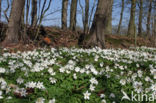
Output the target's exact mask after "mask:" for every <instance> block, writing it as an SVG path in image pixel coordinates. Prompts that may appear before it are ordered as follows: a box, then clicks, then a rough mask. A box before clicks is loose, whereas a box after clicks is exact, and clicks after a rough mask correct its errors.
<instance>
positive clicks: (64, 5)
mask: <svg viewBox="0 0 156 103" xmlns="http://www.w3.org/2000/svg"><path fill="white" fill-rule="evenodd" d="M67 9H68V0H62V29H67Z"/></svg>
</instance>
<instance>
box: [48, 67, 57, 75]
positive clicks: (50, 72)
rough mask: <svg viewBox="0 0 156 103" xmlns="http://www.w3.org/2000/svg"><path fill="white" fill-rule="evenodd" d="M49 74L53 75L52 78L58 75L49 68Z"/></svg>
mask: <svg viewBox="0 0 156 103" xmlns="http://www.w3.org/2000/svg"><path fill="white" fill-rule="evenodd" d="M48 72H49V74H50V75H52V76H53V75H55V74H56V73H55V72H54V70H53V69H52V68H49V69H48Z"/></svg>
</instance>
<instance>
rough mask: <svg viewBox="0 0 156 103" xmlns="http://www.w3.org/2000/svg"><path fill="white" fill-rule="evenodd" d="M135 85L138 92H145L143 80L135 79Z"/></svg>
mask: <svg viewBox="0 0 156 103" xmlns="http://www.w3.org/2000/svg"><path fill="white" fill-rule="evenodd" d="M133 87H134V88H135V91H136V92H137V93H142V92H143V87H142V82H137V81H135V82H134V84H133Z"/></svg>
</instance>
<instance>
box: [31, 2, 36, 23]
mask: <svg viewBox="0 0 156 103" xmlns="http://www.w3.org/2000/svg"><path fill="white" fill-rule="evenodd" d="M31 1H32V12H31V17H32V19H31V26H35V25H36V23H37V0H31Z"/></svg>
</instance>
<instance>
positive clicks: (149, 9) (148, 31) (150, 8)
mask: <svg viewBox="0 0 156 103" xmlns="http://www.w3.org/2000/svg"><path fill="white" fill-rule="evenodd" d="M151 12H152V0H149V7H148V16H147V25H146V27H147V33H146V35H148V36H149V35H150V22H151Z"/></svg>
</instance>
